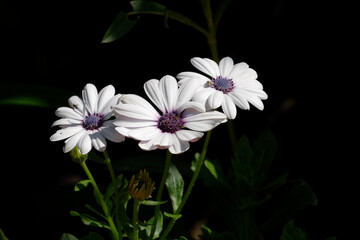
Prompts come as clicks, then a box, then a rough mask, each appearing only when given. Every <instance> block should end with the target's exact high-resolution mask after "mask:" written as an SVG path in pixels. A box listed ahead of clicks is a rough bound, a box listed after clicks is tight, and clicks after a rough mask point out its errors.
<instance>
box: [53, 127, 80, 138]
mask: <svg viewBox="0 0 360 240" xmlns="http://www.w3.org/2000/svg"><path fill="white" fill-rule="evenodd" d="M81 130H83V128H82V126H80V125H76V126H69V127H65V128H62V129H59V130H57V131H56V133H54V134H53V135H52V136H51V137H50V141H52V142H54V141H60V140H63V139H66V138H68V137H71V136H73V135H75V134H77V133H78V132H80V131H81Z"/></svg>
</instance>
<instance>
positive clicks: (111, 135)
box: [99, 121, 125, 143]
mask: <svg viewBox="0 0 360 240" xmlns="http://www.w3.org/2000/svg"><path fill="white" fill-rule="evenodd" d="M99 132H100V133H101V134H102V135H103V136H104V137H105V138H106V139H109V140H110V141H112V142H116V143H119V142H122V141H124V140H125V137H124V136H123V135H121V134H120V133H119V132H118V131H116V130H115V125H114V124H113V122H112V121H106V122H104V123H103V126H102V127H101V128H99Z"/></svg>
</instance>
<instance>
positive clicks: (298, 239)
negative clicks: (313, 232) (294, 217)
mask: <svg viewBox="0 0 360 240" xmlns="http://www.w3.org/2000/svg"><path fill="white" fill-rule="evenodd" d="M280 239H281V240H307V236H306V233H305V232H303V231H302V230H301V229H300V228H298V227H296V226H295V224H294V221H290V222H288V223H287V224H286V225H285V227H284V229H283V232H282V235H281V238H280Z"/></svg>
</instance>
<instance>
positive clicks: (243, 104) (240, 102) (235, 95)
mask: <svg viewBox="0 0 360 240" xmlns="http://www.w3.org/2000/svg"><path fill="white" fill-rule="evenodd" d="M229 96H230V97H231V98H232V100H233V102H234V103H235V105H236V106H238V107H239V108H241V109H245V110H249V109H250V105H249V103H248V101H246V99H245V98H244V97H243V96H242V95H241V92H235V91H234V92H230V93H229Z"/></svg>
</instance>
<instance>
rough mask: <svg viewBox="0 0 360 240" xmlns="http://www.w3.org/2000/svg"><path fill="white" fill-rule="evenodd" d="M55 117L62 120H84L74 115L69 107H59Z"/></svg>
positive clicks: (80, 116) (76, 114)
mask: <svg viewBox="0 0 360 240" xmlns="http://www.w3.org/2000/svg"><path fill="white" fill-rule="evenodd" d="M55 115H56V116H58V117H62V118H72V119H76V120H80V121H82V120H83V119H84V117H83V116H82V115H80V114H78V113H76V112H75V111H74V110H73V109H71V108H69V107H60V108H58V109H56V111H55Z"/></svg>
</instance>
